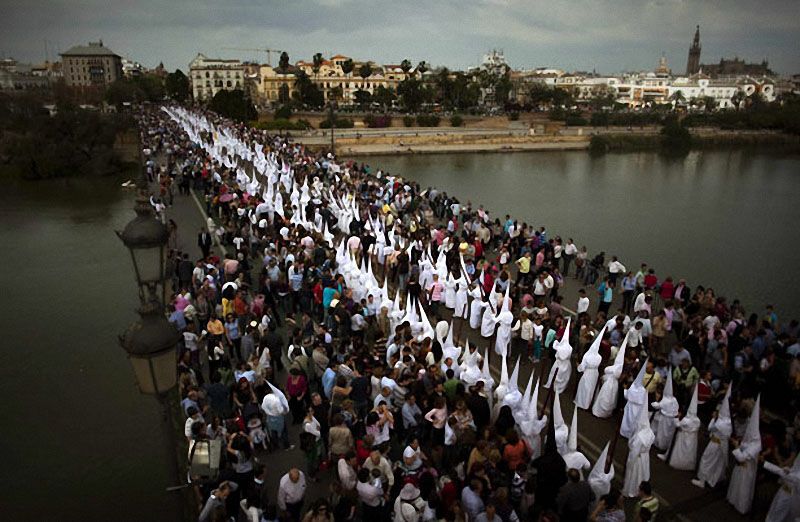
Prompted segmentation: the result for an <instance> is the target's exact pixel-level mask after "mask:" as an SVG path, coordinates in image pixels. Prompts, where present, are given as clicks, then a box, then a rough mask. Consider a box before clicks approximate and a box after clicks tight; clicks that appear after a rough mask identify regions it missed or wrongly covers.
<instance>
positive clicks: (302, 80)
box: [294, 71, 325, 109]
mask: <svg viewBox="0 0 800 522" xmlns="http://www.w3.org/2000/svg"><path fill="white" fill-rule="evenodd" d="M296 77H297V80H296V81H295V84H294V85H295V92H294V98H295V100H296V101H297V102H298V103H300V104H301V105H305V106H306V107H310V108H312V109H319V108H320V107H322V106H323V105H324V104H325V96H324V95H323V94H322V91H320V90H319V87H317V85H316V84H315V83H314V82H312V81H311V78H309V77H308V75H307V74H306V73H305V72H303V71H298V72H297V73H296Z"/></svg>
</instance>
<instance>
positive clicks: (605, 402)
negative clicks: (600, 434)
mask: <svg viewBox="0 0 800 522" xmlns="http://www.w3.org/2000/svg"><path fill="white" fill-rule="evenodd" d="M620 375H622V367H619V368H617V367H616V366H615V365H614V366H608V367H606V369H605V370H604V372H603V384H602V385H600V391H599V392H597V396H596V397H595V398H594V405H593V406H592V415H594V416H595V417H599V418H601V419H605V418H608V417H610V416H611V413H613V411H614V408H616V407H617V392H618V391H619V377H620Z"/></svg>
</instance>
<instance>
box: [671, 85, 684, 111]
mask: <svg viewBox="0 0 800 522" xmlns="http://www.w3.org/2000/svg"><path fill="white" fill-rule="evenodd" d="M669 101H671V102H672V106H673V107H675V106H676V105H683V104H684V103H686V96H684V95H683V92H681V90H680V89H678V90H677V91H675V92H673V93H672V94H671V95H670V97H669Z"/></svg>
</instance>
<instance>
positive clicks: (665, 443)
mask: <svg viewBox="0 0 800 522" xmlns="http://www.w3.org/2000/svg"><path fill="white" fill-rule="evenodd" d="M653 408H654V409H655V410H656V413H655V415H654V416H653V423H652V425H651V427H652V429H653V432H655V434H656V440H655V446H656V448H658V449H660V450H662V451H667V450H668V449H669V447H670V445H671V444H672V437H673V436H674V435H675V428H676V424H675V419H676V418H677V417H678V401H677V400H676V399H675V397H664V398H663V399H661V400H660V401H656V402H654V403H653Z"/></svg>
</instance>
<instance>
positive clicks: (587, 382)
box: [575, 354, 603, 410]
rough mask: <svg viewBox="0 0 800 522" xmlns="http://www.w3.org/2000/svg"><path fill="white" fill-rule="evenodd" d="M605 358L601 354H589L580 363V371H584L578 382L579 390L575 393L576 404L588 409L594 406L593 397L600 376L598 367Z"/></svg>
mask: <svg viewBox="0 0 800 522" xmlns="http://www.w3.org/2000/svg"><path fill="white" fill-rule="evenodd" d="M602 361H603V358H602V357H601V356H600V354H587V355H586V356H584V358H583V362H581V364H579V365H578V371H579V372H583V374H582V375H581V380H580V381H579V382H578V391H577V393H576V394H575V406H576V407H578V408H582V409H584V410H588V409H589V408H590V407H591V406H592V397H594V390H595V388H596V387H597V379H598V378H599V377H600V372H599V371H598V368H599V367H600V363H601V362H602Z"/></svg>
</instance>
